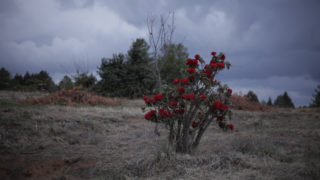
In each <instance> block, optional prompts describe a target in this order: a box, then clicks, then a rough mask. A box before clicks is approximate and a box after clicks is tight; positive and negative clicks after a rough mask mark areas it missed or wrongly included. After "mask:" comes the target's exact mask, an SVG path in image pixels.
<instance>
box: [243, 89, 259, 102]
mask: <svg viewBox="0 0 320 180" xmlns="http://www.w3.org/2000/svg"><path fill="white" fill-rule="evenodd" d="M245 97H246V98H247V99H248V101H250V102H257V103H259V99H258V97H257V95H256V94H255V93H254V92H253V91H251V90H250V91H249V92H248V93H247V94H246V95H245Z"/></svg>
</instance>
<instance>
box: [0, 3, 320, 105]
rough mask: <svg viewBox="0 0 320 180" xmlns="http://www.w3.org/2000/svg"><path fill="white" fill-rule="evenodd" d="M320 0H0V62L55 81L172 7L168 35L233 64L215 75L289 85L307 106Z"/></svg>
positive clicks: (264, 85)
mask: <svg viewBox="0 0 320 180" xmlns="http://www.w3.org/2000/svg"><path fill="white" fill-rule="evenodd" d="M319 9H320V1H319V0H304V1H303V0H238V1H236V0H221V1H214V0H197V1H196V0H194V1H192V0H189V1H187V0H176V1H174V0H154V1H151V0H126V1H125V0H1V1H0V67H5V68H6V69H8V70H9V71H10V72H11V73H12V74H13V75H14V74H15V73H19V74H24V73H25V72H26V71H29V72H31V73H36V72H39V71H40V70H47V71H48V72H49V74H50V75H51V76H52V77H53V79H54V80H55V81H59V80H60V79H61V78H62V77H63V75H64V74H72V73H74V72H75V70H76V68H77V67H79V68H80V69H81V70H83V71H89V72H95V71H96V70H97V66H99V65H100V62H101V58H102V57H111V56H112V54H113V53H120V52H123V53H125V52H127V50H128V48H129V47H130V45H131V43H132V42H133V41H134V40H135V39H136V38H146V39H147V28H146V19H147V17H148V16H151V15H153V16H155V17H159V15H161V14H162V15H165V14H167V13H168V12H170V11H174V12H175V26H176V31H175V34H174V41H175V42H176V43H180V42H182V43H183V44H184V45H185V46H186V47H187V48H188V51H189V53H190V55H192V56H193V55H194V54H195V53H199V54H200V55H201V56H203V57H205V58H207V59H209V57H210V56H209V55H210V52H211V51H212V50H215V51H218V52H220V51H222V52H224V53H225V54H226V57H227V60H229V61H230V62H231V63H232V68H231V69H230V70H229V71H224V72H222V73H221V74H220V75H219V77H218V78H219V79H220V80H221V81H222V82H225V83H227V84H228V85H229V86H230V87H231V88H232V89H234V91H236V92H240V91H241V92H242V93H243V94H245V93H247V92H248V90H253V91H254V92H255V93H256V94H257V95H258V96H259V99H260V100H263V99H265V100H267V98H268V97H269V96H270V97H271V98H272V99H273V100H274V99H275V98H276V97H277V95H280V94H283V92H284V91H287V92H288V94H289V96H290V97H291V98H292V100H293V102H294V104H295V105H296V106H301V105H308V104H309V103H310V102H311V95H312V94H313V92H314V90H315V88H316V86H317V85H318V84H320V71H319V69H320V23H319V22H320V20H319V19H320V10H319Z"/></svg>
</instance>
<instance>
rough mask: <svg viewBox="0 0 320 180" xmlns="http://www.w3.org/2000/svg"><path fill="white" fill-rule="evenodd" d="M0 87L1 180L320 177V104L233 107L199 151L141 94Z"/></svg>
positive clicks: (212, 130)
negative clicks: (188, 149)
mask: <svg viewBox="0 0 320 180" xmlns="http://www.w3.org/2000/svg"><path fill="white" fill-rule="evenodd" d="M40 95H43V94H42V93H19V92H5V91H3V92H0V98H1V99H0V179H3V180H6V179H50V180H66V179H71V180H81V179H94V180H100V179H101V180H102V179H187V180H188V179H190V180H191V179H194V180H196V179H197V180H198V179H208V180H211V179H217V180H223V179H239V180H243V179H244V180H246V179H252V180H255V179H259V180H263V179H279V180H285V179H288V180H289V179H320V130H319V129H320V109H296V110H290V111H279V112H249V111H236V110H235V111H234V116H233V120H232V123H233V124H234V125H235V131H233V132H222V130H221V129H219V128H218V127H217V126H216V125H215V124H212V125H211V126H210V128H209V129H208V130H207V131H206V133H205V136H204V137H203V139H202V140H201V143H200V145H199V148H198V149H197V151H196V152H195V153H194V154H192V155H183V154H176V153H174V152H173V151H172V150H171V149H170V148H169V147H168V146H167V145H166V129H165V128H164V127H162V126H160V131H161V135H160V136H156V135H155V134H154V132H153V130H154V124H153V123H151V122H148V121H146V120H144V119H143V113H142V111H141V106H142V105H143V102H142V101H140V100H125V99H121V100H119V101H121V105H120V106H95V107H85V106H76V107H66V106H53V105H50V106H49V105H16V104H15V103H14V102H15V101H17V100H21V99H24V98H26V97H27V96H31V97H34V96H40Z"/></svg>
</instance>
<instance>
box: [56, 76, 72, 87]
mask: <svg viewBox="0 0 320 180" xmlns="http://www.w3.org/2000/svg"><path fill="white" fill-rule="evenodd" d="M72 87H73V82H72V80H71V78H70V77H69V76H67V75H65V76H64V77H63V78H62V79H61V81H60V82H59V88H60V89H72Z"/></svg>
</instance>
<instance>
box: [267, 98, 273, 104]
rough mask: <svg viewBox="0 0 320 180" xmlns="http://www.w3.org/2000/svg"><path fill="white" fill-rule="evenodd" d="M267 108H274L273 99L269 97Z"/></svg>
mask: <svg viewBox="0 0 320 180" xmlns="http://www.w3.org/2000/svg"><path fill="white" fill-rule="evenodd" d="M267 106H273V104H272V100H271V97H269V99H268V102H267Z"/></svg>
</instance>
